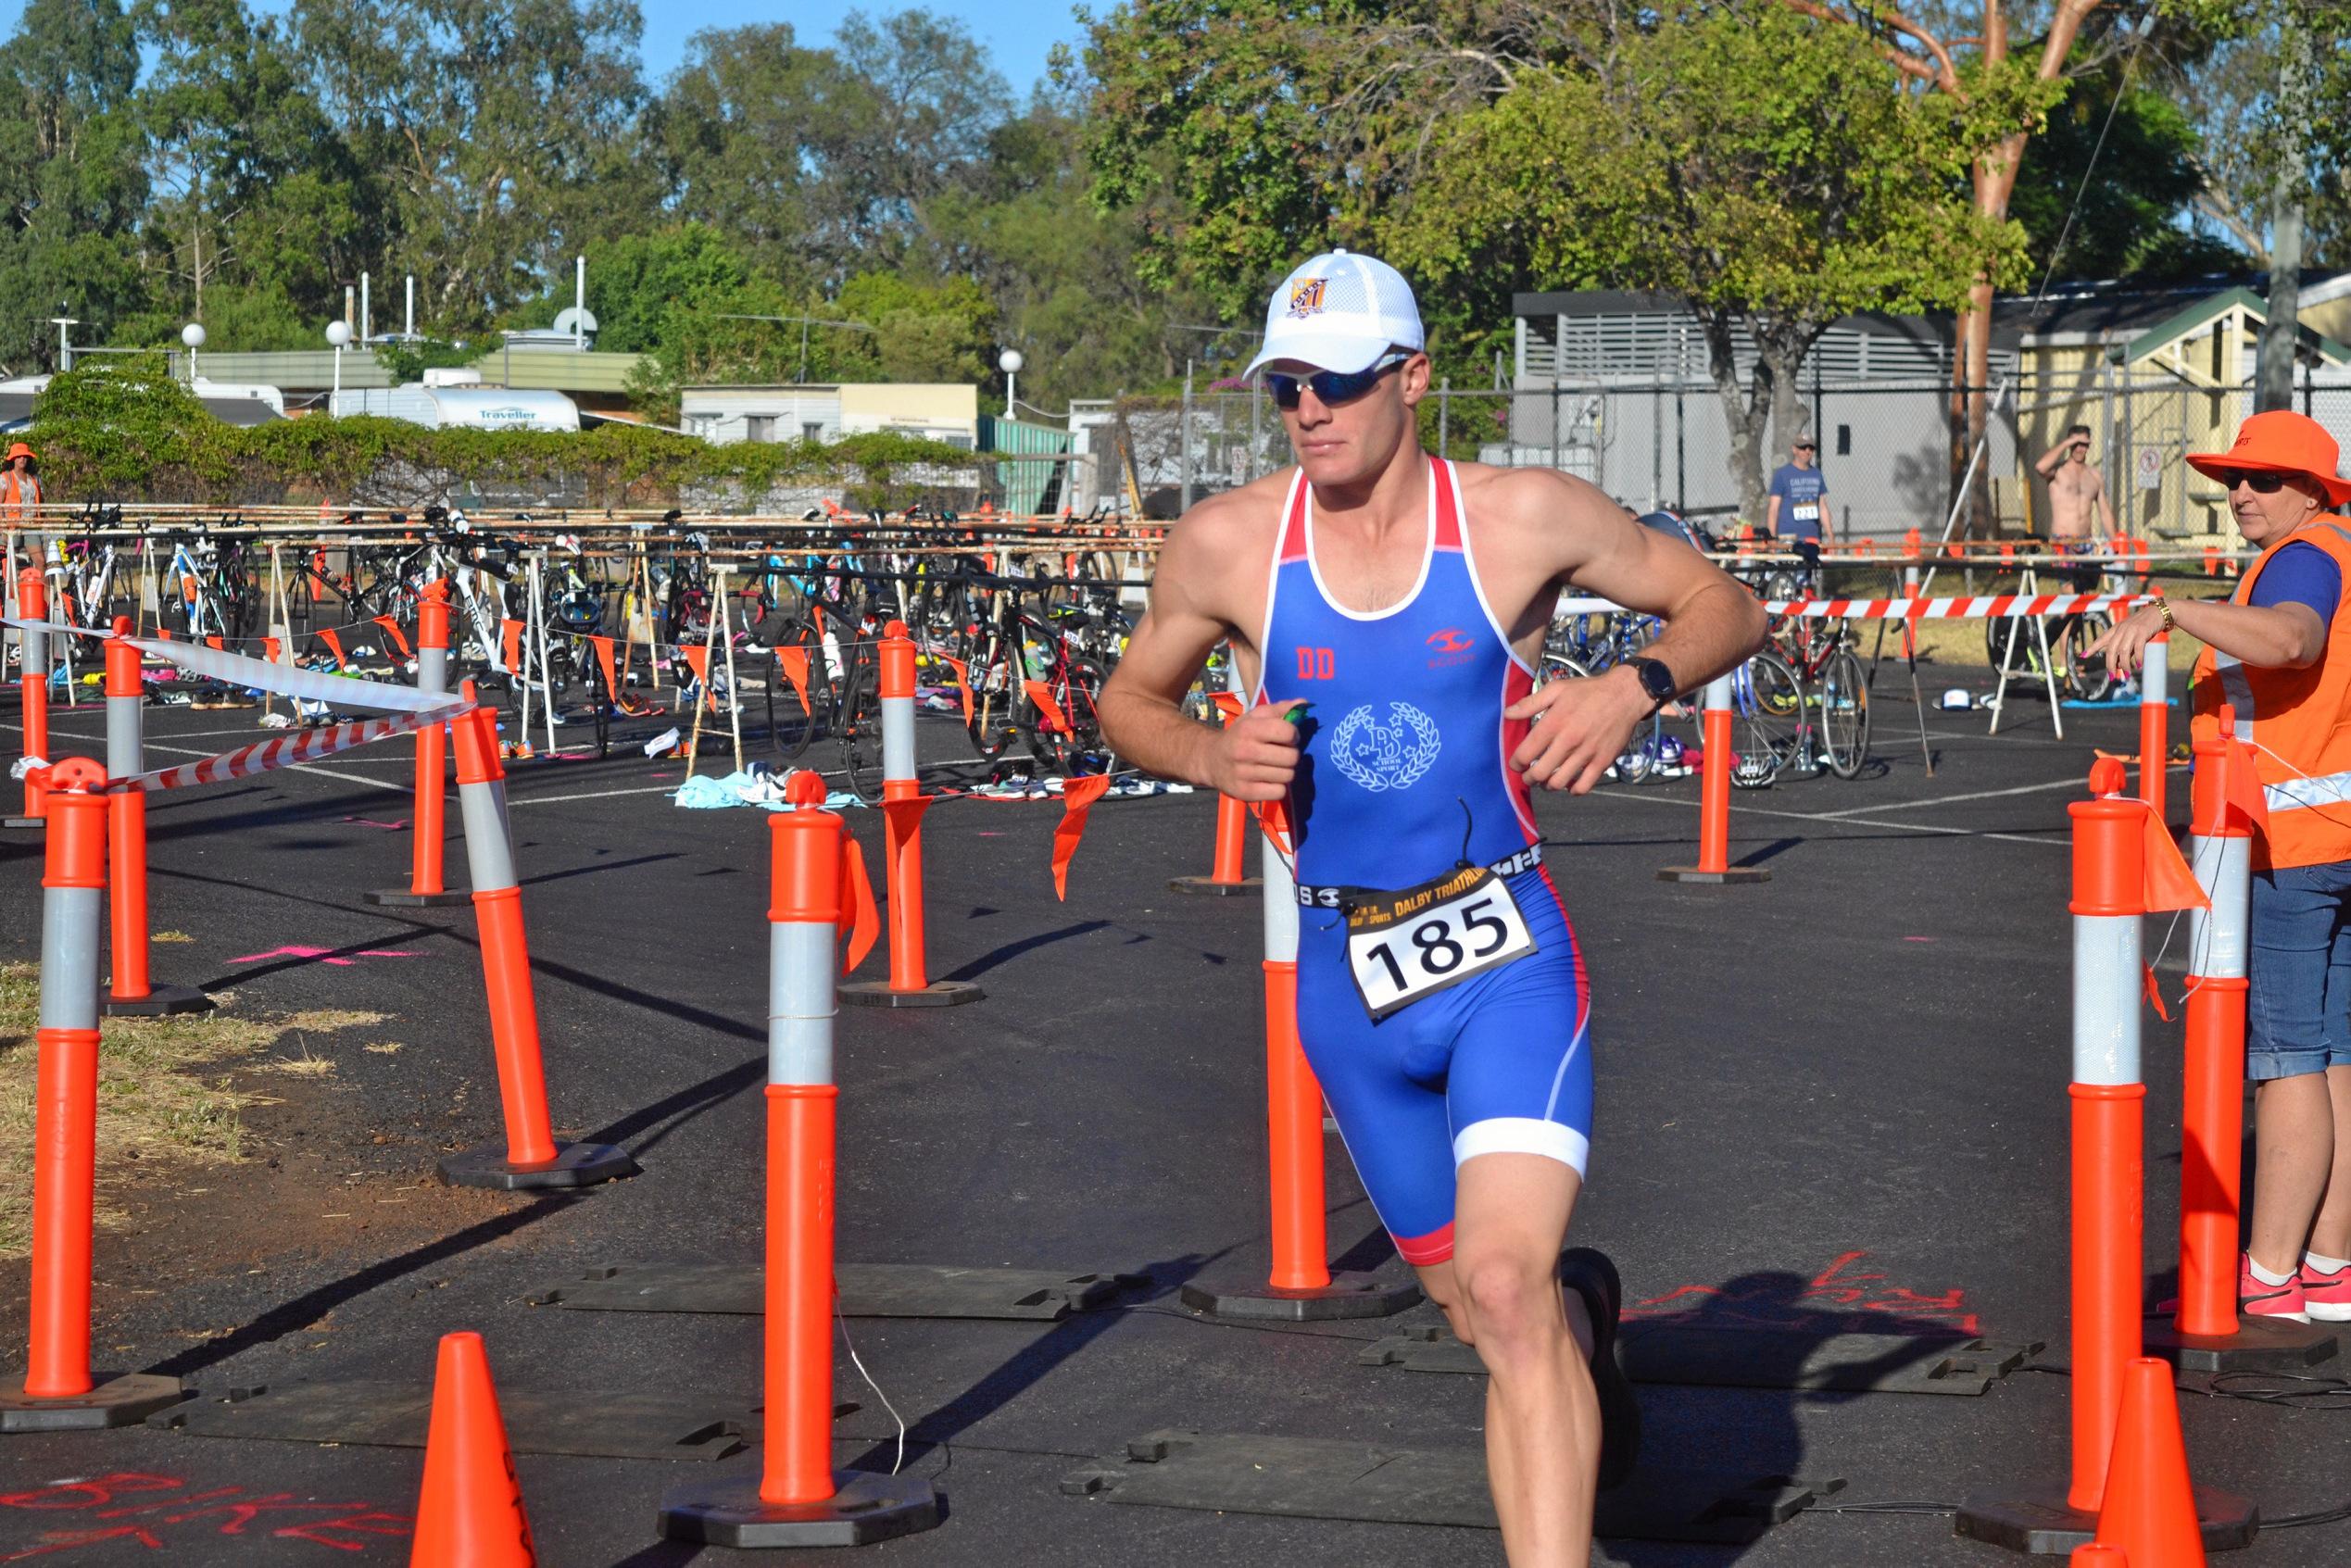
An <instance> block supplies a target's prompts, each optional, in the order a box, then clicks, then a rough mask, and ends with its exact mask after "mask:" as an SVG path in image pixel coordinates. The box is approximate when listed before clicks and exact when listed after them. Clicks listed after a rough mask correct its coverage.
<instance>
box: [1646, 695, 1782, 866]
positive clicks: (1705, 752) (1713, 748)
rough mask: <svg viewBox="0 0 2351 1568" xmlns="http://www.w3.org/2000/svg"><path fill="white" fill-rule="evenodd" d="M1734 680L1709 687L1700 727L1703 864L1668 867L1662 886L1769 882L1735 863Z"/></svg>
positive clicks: (1700, 853)
mask: <svg viewBox="0 0 2351 1568" xmlns="http://www.w3.org/2000/svg"><path fill="white" fill-rule="evenodd" d="M1731 680H1732V678H1731V677H1730V676H1729V675H1728V674H1724V675H1717V676H1716V677H1715V678H1714V679H1713V680H1711V681H1709V682H1707V683H1706V695H1705V696H1704V709H1702V711H1701V716H1700V721H1699V722H1700V727H1701V730H1702V732H1703V734H1704V747H1703V749H1702V750H1701V751H1700V753H1699V758H1698V863H1697V864H1696V865H1694V866H1667V867H1666V869H1665V870H1663V871H1661V872H1658V873H1657V880H1658V881H1660V882H1707V883H1730V882H1769V881H1770V880H1771V873H1770V872H1767V871H1766V870H1764V869H1763V868H1762V867H1761V866H1734V865H1732V864H1731V863H1730V765H1731V760H1732V759H1731V755H1730V723H1731V705H1732V703H1733V702H1734V701H1735V700H1736V698H1735V696H1734V693H1733V691H1732V689H1731Z"/></svg>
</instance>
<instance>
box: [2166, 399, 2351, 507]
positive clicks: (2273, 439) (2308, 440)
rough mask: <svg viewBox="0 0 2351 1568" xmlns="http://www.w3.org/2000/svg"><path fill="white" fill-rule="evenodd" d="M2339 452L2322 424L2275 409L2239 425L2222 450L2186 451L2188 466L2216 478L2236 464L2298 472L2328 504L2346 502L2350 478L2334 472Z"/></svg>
mask: <svg viewBox="0 0 2351 1568" xmlns="http://www.w3.org/2000/svg"><path fill="white" fill-rule="evenodd" d="M2341 456H2342V454H2341V451H2340V449H2339V448H2338V447H2337V446H2336V445H2335V444H2334V437H2333V436H2332V435H2329V434H2328V433H2327V427H2326V426H2324V425H2322V424H2320V422H2319V421H2318V420H2314V419H2312V418H2310V417H2309V416H2308V415H2307V414H2297V413H2294V412H2292V411H2291V410H2289V409H2284V408H2275V409H2272V410H2270V411H2269V413H2266V414H2256V415H2254V416H2253V417H2252V418H2251V419H2249V420H2245V421H2244V423H2243V424H2241V425H2239V426H2238V427H2237V441H2236V445H2233V446H2232V447H2230V448H2229V449H2228V450H2227V451H2226V452H2191V453H2189V454H2188V466H2189V467H2190V468H2192V469H2194V470H2196V472H2198V473H2200V474H2204V475H2206V476H2207V477H2210V478H2216V479H2217V478H2219V477H2221V476H2222V475H2224V474H2229V473H2233V472H2235V471H2237V470H2241V469H2255V470H2263V471H2266V472H2270V473H2298V474H2301V475H2302V476H2304V477H2305V478H2307V479H2312V480H2316V481H2317V482H2318V483H2319V486H2320V488H2321V489H2323V490H2324V491H2325V492H2326V495H2327V505H2328V506H2330V507H2340V506H2342V505H2344V504H2345V502H2351V479H2343V478H2339V477H2337V475H2336V473H2335V464H2336V463H2337V462H2338V461H2339V460H2340V458H2341Z"/></svg>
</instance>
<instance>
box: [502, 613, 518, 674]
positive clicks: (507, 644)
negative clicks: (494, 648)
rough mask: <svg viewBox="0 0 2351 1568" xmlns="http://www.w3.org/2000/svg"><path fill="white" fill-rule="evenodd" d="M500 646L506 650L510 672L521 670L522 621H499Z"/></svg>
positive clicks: (507, 665)
mask: <svg viewBox="0 0 2351 1568" xmlns="http://www.w3.org/2000/svg"><path fill="white" fill-rule="evenodd" d="M498 646H500V647H501V648H502V649H504V650H505V653H506V667H507V668H508V669H509V670H516V669H519V668H521V666H522V622H521V621H499V622H498Z"/></svg>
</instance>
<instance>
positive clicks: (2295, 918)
mask: <svg viewBox="0 0 2351 1568" xmlns="http://www.w3.org/2000/svg"><path fill="white" fill-rule="evenodd" d="M2338 456H2339V454H2338V453H2337V451H2336V447H2335V444H2334V438H2333V437H2332V436H2331V435H2329V434H2328V433H2326V429H2325V427H2324V426H2322V425H2320V424H2319V423H2318V422H2317V421H2316V420H2311V419H2307V418H2306V417H2304V416H2303V415H2300V414H2296V413H2291V412H2286V411H2279V412H2273V413H2267V414H2256V415H2254V416H2253V417H2252V418H2251V419H2249V420H2245V421H2244V426H2243V427H2242V428H2241V429H2240V430H2239V431H2238V432H2237V440H2236V445H2233V446H2232V447H2231V448H2229V450H2228V451H2226V452H2219V453H2199V454H2196V455H2194V456H2192V457H2190V458H2188V462H2189V464H2190V466H2192V467H2193V468H2194V469H2195V470H2196V471H2197V472H2199V473H2202V474H2206V475H2208V476H2209V477H2211V478H2213V479H2215V480H2218V481H2219V483H2221V484H2223V485H2225V486H2227V488H2228V492H2229V509H2230V511H2231V512H2232V514H2234V516H2235V519H2236V524H2237V530H2238V532H2239V533H2243V534H2244V536H2245V538H2246V539H2247V540H2248V541H2250V542H2251V543H2252V544H2253V545H2255V546H2257V547H2258V548H2259V549H2260V551H2261V555H2260V558H2258V559H2257V560H2256V561H2255V562H2254V563H2253V565H2252V566H2251V567H2249V568H2248V569H2246V571H2245V573H2244V577H2243V578H2241V579H2240V580H2239V581H2238V583H2237V587H2236V592H2235V593H2233V594H2232V595H2231V596H2229V597H2228V598H2227V599H2225V600H2220V599H2189V600H2182V601H2181V602H2180V603H2178V604H2170V603H2166V602H2165V601H2163V600H2161V599H2157V600H2156V603H2155V604H2153V605H2150V606H2147V607H2144V608H2141V609H2138V610H2136V611H2133V612H2132V613H2131V616H2130V617H2129V619H2127V620H2125V621H2123V622H2122V623H2121V624H2120V625H2118V626H2117V627H2115V628H2114V630H2113V631H2111V632H2109V633H2106V637H2105V638H2104V639H2103V640H2102V642H2101V643H2100V645H2099V646H2098V647H2093V649H2092V650H2091V651H2092V652H2093V654H2094V653H2096V652H2098V651H2100V648H2103V649H2104V650H2106V655H2107V658H2108V659H2110V660H2111V661H2114V662H2116V663H2118V664H2119V665H2121V666H2122V667H2123V668H2125V669H2130V670H2136V669H2137V668H2138V667H2139V664H2140V662H2141V660H2142V659H2144V657H2145V655H2144V649H2145V647H2146V644H2147V639H2148V638H2150V637H2152V636H2153V635H2155V633H2156V632H2158V631H2161V630H2164V629H2165V628H2168V627H2174V626H2176V627H2177V628H2178V629H2179V630H2181V631H2182V632H2185V633H2188V634H2189V635H2190V636H2192V637H2194V638H2196V639H2197V640H2199V641H2200V642H2202V643H2203V644H2204V645H2205V647H2204V651H2203V652H2202V653H2201V654H2199V655H2198V656H2197V659H2196V666H2195V676H2194V686H2193V688H2192V692H2191V701H2192V703H2193V706H2194V731H2195V734H2197V735H2198V736H2199V737H2209V736H2215V735H2217V734H2219V710H2220V708H2221V706H2222V705H2223V704H2227V705H2229V706H2231V707H2232V708H2234V709H2236V723H2237V734H2238V735H2239V736H2240V737H2242V738H2244V739H2245V740H2248V741H2250V742H2252V744H2253V747H2254V771H2255V772H2256V773H2257V775H2258V777H2259V779H2260V781H2261V784H2262V792H2263V796H2264V804H2265V805H2266V807H2267V809H2268V812H2269V824H2268V826H2267V828H2266V829H2264V828H2260V827H2258V826H2257V829H2256V832H2255V836H2254V842H2253V909H2252V921H2251V937H2252V945H2251V951H2250V952H2249V953H2248V955H2247V964H2246V980H2247V982H2248V989H2247V991H2246V994H2245V1076H2246V1077H2248V1078H2250V1079H2252V1080H2253V1082H2254V1085H2255V1088H2254V1126H2255V1135H2256V1138H2257V1143H2258V1152H2257V1158H2256V1161H2255V1165H2254V1189H2253V1229H2252V1234H2251V1236H2250V1237H2249V1240H2250V1243H2251V1245H2250V1248H2249V1249H2248V1250H2247V1251H2246V1253H2245V1255H2244V1258H2243V1259H2242V1260H2241V1261H2240V1266H2239V1270H2238V1275H2237V1297H2238V1301H2239V1304H2240V1310H2241V1311H2244V1312H2245V1313H2247V1314H2250V1315H2252V1316H2256V1317H2271V1318H2287V1319H2291V1320H2293V1321H2294V1322H2296V1323H2307V1322H2309V1321H2310V1320H2311V1319H2313V1318H2318V1319H2321V1320H2324V1321H2326V1322H2330V1323H2344V1322H2351V518H2342V517H2336V516H2332V515H2330V514H2332V513H2333V512H2334V511H2335V510H2336V508H2340V507H2342V506H2344V505H2345V504H2346V503H2351V481H2345V480H2344V479H2341V478H2338V477H2337V476H2336V472H2335V468H2336V463H2337V459H2338Z"/></svg>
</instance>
